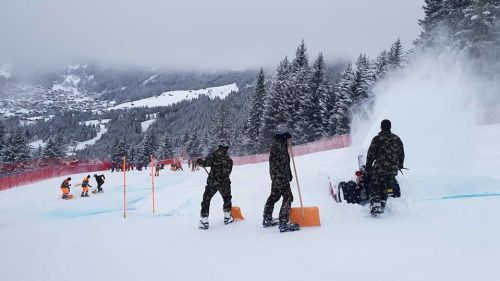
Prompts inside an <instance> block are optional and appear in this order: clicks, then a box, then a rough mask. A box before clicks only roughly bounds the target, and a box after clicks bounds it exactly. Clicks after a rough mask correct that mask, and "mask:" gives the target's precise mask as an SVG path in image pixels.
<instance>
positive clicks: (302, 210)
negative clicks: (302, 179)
mask: <svg viewBox="0 0 500 281" xmlns="http://www.w3.org/2000/svg"><path fill="white" fill-rule="evenodd" d="M288 149H289V150H290V156H291V158H292V164H293V173H294V174H295V182H296V183H297V189H298V191H299V200H300V212H301V215H302V219H304V216H305V215H304V204H302V193H301V192H300V185H299V177H298V176H297V168H296V167H295V159H294V157H293V147H292V142H291V141H290V140H289V141H288Z"/></svg>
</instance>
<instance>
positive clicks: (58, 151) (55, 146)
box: [42, 137, 65, 159]
mask: <svg viewBox="0 0 500 281" xmlns="http://www.w3.org/2000/svg"><path fill="white" fill-rule="evenodd" d="M64 156H65V153H64V150H63V148H62V144H61V142H60V138H57V137H56V138H50V139H49V140H48V141H47V144H46V145H45V148H44V149H43V153H42V157H43V158H44V159H50V158H62V157H64Z"/></svg>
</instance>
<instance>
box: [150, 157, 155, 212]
mask: <svg viewBox="0 0 500 281" xmlns="http://www.w3.org/2000/svg"><path fill="white" fill-rule="evenodd" d="M150 161H151V189H152V192H153V215H154V213H155V177H154V174H153V172H154V168H155V167H154V156H153V155H151V156H150Z"/></svg>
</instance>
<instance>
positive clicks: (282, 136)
mask: <svg viewBox="0 0 500 281" xmlns="http://www.w3.org/2000/svg"><path fill="white" fill-rule="evenodd" d="M291 137H292V136H291V134H290V132H289V130H288V129H287V128H286V127H285V126H278V128H277V130H276V135H275V136H274V138H273V144H272V146H271V152H270V154H269V174H270V176H271V181H272V184H271V194H270V195H269V197H268V198H267V201H266V204H265V206H264V221H263V223H262V224H263V226H264V227H269V226H274V225H277V224H278V223H279V224H280V231H282V228H283V229H289V228H290V223H289V219H290V208H291V206H292V202H293V194H292V190H291V188H290V182H291V181H292V179H293V176H292V172H291V170H290V156H289V154H288V146H289V140H290V139H291ZM281 197H283V202H282V204H281V209H280V213H279V220H276V219H273V218H272V215H273V210H274V204H276V202H278V201H279V200H280V198H281ZM293 227H295V228H296V229H293V230H297V229H298V225H297V226H293Z"/></svg>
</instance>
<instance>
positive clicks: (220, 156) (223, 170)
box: [196, 139, 234, 229]
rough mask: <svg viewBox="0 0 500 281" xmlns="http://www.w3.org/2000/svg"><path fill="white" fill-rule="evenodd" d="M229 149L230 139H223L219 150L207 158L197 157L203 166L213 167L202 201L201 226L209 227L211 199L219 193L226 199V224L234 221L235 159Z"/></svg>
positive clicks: (199, 163) (203, 227) (224, 208)
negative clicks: (232, 174)
mask: <svg viewBox="0 0 500 281" xmlns="http://www.w3.org/2000/svg"><path fill="white" fill-rule="evenodd" d="M228 149H229V141H228V140H226V139H221V140H220V141H219V147H218V149H217V150H215V151H214V152H212V153H211V154H210V155H208V156H207V158H206V159H205V160H203V159H197V160H196V162H197V164H198V165H200V166H202V167H211V169H210V173H209V174H208V179H207V185H206V187H205V193H203V201H202V202H201V219H200V226H199V227H200V228H202V229H208V214H209V210H210V200H212V197H213V196H214V195H215V193H217V191H218V192H219V193H220V195H221V196H222V199H223V200H224V205H223V210H224V224H226V225H227V224H230V223H232V222H233V221H234V218H233V216H232V214H231V208H232V204H231V198H232V196H231V180H230V179H229V175H230V174H231V171H232V169H233V160H232V159H231V157H229V155H228V154H227V151H228Z"/></svg>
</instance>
